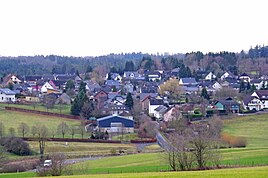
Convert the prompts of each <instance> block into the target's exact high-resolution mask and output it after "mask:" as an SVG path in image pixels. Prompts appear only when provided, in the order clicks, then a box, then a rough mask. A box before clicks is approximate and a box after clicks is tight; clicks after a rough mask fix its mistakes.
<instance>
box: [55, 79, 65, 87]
mask: <svg viewBox="0 0 268 178" xmlns="http://www.w3.org/2000/svg"><path fill="white" fill-rule="evenodd" d="M51 81H52V82H53V83H54V84H55V85H56V86H57V87H59V86H62V85H64V84H65V83H66V81H62V80H51Z"/></svg>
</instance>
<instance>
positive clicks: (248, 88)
mask: <svg viewBox="0 0 268 178" xmlns="http://www.w3.org/2000/svg"><path fill="white" fill-rule="evenodd" d="M250 88H251V87H250V83H249V82H248V83H247V90H250Z"/></svg>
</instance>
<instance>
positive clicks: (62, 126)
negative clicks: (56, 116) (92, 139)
mask: <svg viewBox="0 0 268 178" xmlns="http://www.w3.org/2000/svg"><path fill="white" fill-rule="evenodd" d="M57 131H58V133H59V134H61V135H62V138H64V136H65V135H66V134H67V133H68V131H69V126H68V125H67V124H66V122H62V123H60V124H59V125H58V128H57Z"/></svg>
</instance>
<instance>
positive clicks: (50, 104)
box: [43, 95, 57, 111]
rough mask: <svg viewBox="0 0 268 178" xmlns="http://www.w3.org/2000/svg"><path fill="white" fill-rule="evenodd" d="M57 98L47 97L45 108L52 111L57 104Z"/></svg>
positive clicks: (44, 101)
mask: <svg viewBox="0 0 268 178" xmlns="http://www.w3.org/2000/svg"><path fill="white" fill-rule="evenodd" d="M56 100H57V98H55V97H54V96H53V95H45V96H44V99H43V103H44V105H45V107H46V108H47V111H48V109H51V108H53V107H54V105H55V103H56Z"/></svg>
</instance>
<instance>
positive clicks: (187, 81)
mask: <svg viewBox="0 0 268 178" xmlns="http://www.w3.org/2000/svg"><path fill="white" fill-rule="evenodd" d="M179 84H180V85H183V86H195V85H197V84H198V83H197V82H196V80H195V78H181V79H180V80H179Z"/></svg>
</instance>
